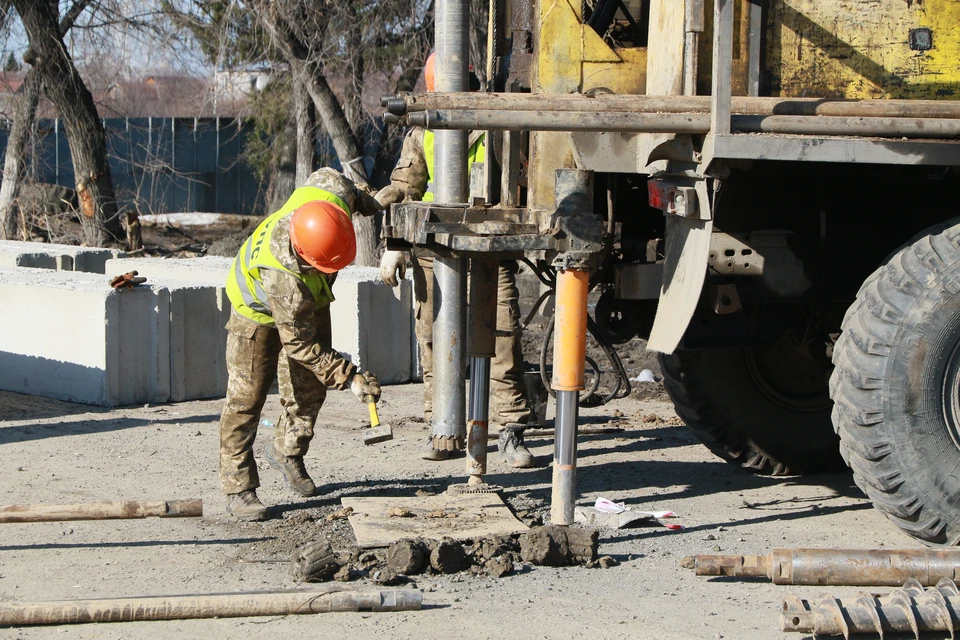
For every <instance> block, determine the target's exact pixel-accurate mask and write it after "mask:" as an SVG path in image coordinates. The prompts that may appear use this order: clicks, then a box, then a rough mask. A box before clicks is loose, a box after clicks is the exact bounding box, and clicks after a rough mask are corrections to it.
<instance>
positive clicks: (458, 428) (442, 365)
mask: <svg viewBox="0 0 960 640" xmlns="http://www.w3.org/2000/svg"><path fill="white" fill-rule="evenodd" d="M466 266H467V265H466V260H463V259H455V258H440V257H437V258H435V259H434V261H433V279H434V288H433V295H434V298H433V306H434V314H435V320H434V324H433V447H434V448H435V449H439V450H441V451H444V450H446V451H459V450H461V449H463V448H464V441H465V439H466V435H467V422H466V397H465V396H466V393H465V386H464V385H465V384H466V380H465V379H464V377H465V373H466V372H465V371H464V366H465V361H464V356H465V354H464V351H465V349H464V345H465V343H466V340H465V338H466V322H465V318H466V304H465V303H466V292H467V269H466Z"/></svg>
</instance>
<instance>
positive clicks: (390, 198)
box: [376, 184, 406, 209]
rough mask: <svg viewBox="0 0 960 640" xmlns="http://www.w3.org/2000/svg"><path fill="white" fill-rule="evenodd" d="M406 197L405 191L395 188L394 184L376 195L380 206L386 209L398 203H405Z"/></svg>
mask: <svg viewBox="0 0 960 640" xmlns="http://www.w3.org/2000/svg"><path fill="white" fill-rule="evenodd" d="M405 197H406V193H404V191H403V189H401V188H399V187H395V186H393V185H392V184H388V185H387V186H385V187H384V188H383V189H380V191H378V192H377V195H376V198H377V202H379V203H380V206H381V207H383V208H384V209H386V208H387V207H389V206H390V205H392V204H394V203H396V202H403V199H404V198H405Z"/></svg>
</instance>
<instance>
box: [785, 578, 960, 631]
mask: <svg viewBox="0 0 960 640" xmlns="http://www.w3.org/2000/svg"><path fill="white" fill-rule="evenodd" d="M958 610H960V595H958V593H957V585H956V584H954V583H953V581H951V580H947V579H946V578H944V579H943V580H941V581H940V582H938V583H937V586H936V587H931V588H930V589H927V591H924V590H923V587H922V586H921V585H920V583H918V582H917V581H916V580H908V581H907V582H906V583H905V584H904V585H903V588H902V589H896V590H894V591H893V592H891V593H890V595H889V596H887V597H878V596H874V595H871V594H869V593H861V594H859V595H858V596H854V597H844V598H843V599H842V600H840V599H837V598H836V597H834V596H831V595H824V596H821V597H820V598H819V599H818V600H815V601H808V600H802V599H801V598H800V597H798V596H796V595H793V594H791V595H790V596H788V597H787V598H785V599H784V600H783V603H782V604H781V611H782V613H781V614H780V628H781V629H782V630H783V631H796V632H799V633H812V634H814V636H821V635H823V636H827V635H841V634H842V635H843V637H844V638H849V637H850V636H851V635H852V634H855V633H872V634H876V635H877V636H879V637H881V638H882V637H883V634H884V632H894V633H912V634H913V635H914V637H916V638H918V640H919V638H920V637H921V635H920V634H921V633H924V632H931V631H942V632H948V633H949V636H950V637H951V638H952V637H954V634H953V631H954V630H956V629H960V617H958V614H957V611H958Z"/></svg>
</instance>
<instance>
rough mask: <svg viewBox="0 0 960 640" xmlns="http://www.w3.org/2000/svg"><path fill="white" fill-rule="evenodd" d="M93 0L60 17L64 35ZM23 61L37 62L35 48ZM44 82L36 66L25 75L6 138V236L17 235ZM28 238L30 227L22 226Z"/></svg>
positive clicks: (1, 195) (0, 210)
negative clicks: (20, 201) (28, 154)
mask: <svg viewBox="0 0 960 640" xmlns="http://www.w3.org/2000/svg"><path fill="white" fill-rule="evenodd" d="M90 1H91V0H81V1H78V2H76V3H74V5H73V6H72V7H71V8H70V10H69V11H68V12H67V13H66V14H65V15H64V16H63V18H62V19H61V20H60V25H59V27H60V35H61V36H65V35H66V34H67V32H68V31H70V29H71V28H72V27H73V25H74V24H75V23H76V20H77V18H78V17H79V16H80V14H81V13H82V12H83V11H84V9H86V7H87V5H89V4H90ZM24 62H26V63H27V64H30V65H34V64H35V63H36V54H35V52H34V51H33V50H32V49H29V50H27V52H26V54H25V55H24ZM40 91H41V82H40V75H39V73H38V72H37V70H36V68H31V69H30V70H29V71H27V73H26V75H24V77H23V81H22V84H21V85H20V88H19V89H18V90H17V94H16V99H15V108H14V116H13V126H12V127H11V129H10V137H9V138H8V140H7V148H6V150H5V152H4V163H3V183H2V184H0V221H2V228H0V232H2V233H3V237H4V238H6V239H12V238H15V237H16V235H17V207H16V202H17V197H18V195H19V193H20V185H21V184H22V183H23V178H24V174H25V171H26V162H25V160H26V152H27V143H28V142H29V140H30V132H31V130H32V129H33V124H34V122H35V120H36V116H37V106H38V105H39V103H40ZM23 234H24V239H26V234H27V229H26V228H24V229H23Z"/></svg>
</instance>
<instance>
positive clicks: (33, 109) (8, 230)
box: [0, 69, 40, 240]
mask: <svg viewBox="0 0 960 640" xmlns="http://www.w3.org/2000/svg"><path fill="white" fill-rule="evenodd" d="M15 100H16V106H15V108H14V116H13V126H12V127H11V128H10V137H9V138H8V139H7V149H6V152H5V157H4V162H3V183H2V184H0V220H2V223H3V228H2V232H3V238H4V239H5V240H13V239H14V238H16V237H17V218H18V216H17V206H16V203H17V198H18V196H19V195H20V185H21V183H22V182H23V176H24V174H25V173H26V162H25V161H26V150H27V143H28V142H29V141H30V130H31V129H32V128H33V123H34V121H35V119H36V115H37V105H38V104H39V103H40V76H39V75H37V73H36V70H35V69H31V70H30V71H28V72H27V74H26V75H25V76H24V78H23V84H21V85H20V88H19V89H18V90H17V94H16V98H15ZM23 232H24V234H26V233H27V229H26V228H24V229H23ZM24 239H26V237H24Z"/></svg>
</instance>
